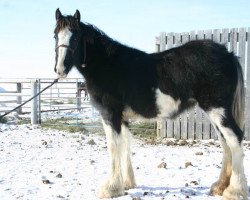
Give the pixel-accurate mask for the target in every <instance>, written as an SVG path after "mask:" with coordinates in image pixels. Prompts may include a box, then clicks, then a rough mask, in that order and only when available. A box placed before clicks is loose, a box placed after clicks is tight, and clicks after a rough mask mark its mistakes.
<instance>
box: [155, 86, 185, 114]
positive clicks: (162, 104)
mask: <svg viewBox="0 0 250 200" xmlns="http://www.w3.org/2000/svg"><path fill="white" fill-rule="evenodd" d="M155 96H156V105H157V107H158V110H159V114H158V115H157V117H159V118H162V117H167V118H168V117H171V116H172V115H173V114H175V113H176V112H177V111H178V109H179V106H180V104H181V101H180V99H178V100H175V99H174V98H173V97H171V96H170V95H167V94H164V93H162V92H161V91H160V89H156V90H155Z"/></svg>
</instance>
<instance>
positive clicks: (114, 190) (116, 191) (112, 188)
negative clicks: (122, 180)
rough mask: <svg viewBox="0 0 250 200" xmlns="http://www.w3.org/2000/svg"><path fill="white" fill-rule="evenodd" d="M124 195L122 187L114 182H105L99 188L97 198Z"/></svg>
mask: <svg viewBox="0 0 250 200" xmlns="http://www.w3.org/2000/svg"><path fill="white" fill-rule="evenodd" d="M122 195H124V188H123V187H121V186H118V185H115V184H110V183H109V182H107V183H105V184H104V185H103V186H102V187H101V188H100V190H99V193H98V197H99V198H101V199H102V198H113V197H119V196H122Z"/></svg>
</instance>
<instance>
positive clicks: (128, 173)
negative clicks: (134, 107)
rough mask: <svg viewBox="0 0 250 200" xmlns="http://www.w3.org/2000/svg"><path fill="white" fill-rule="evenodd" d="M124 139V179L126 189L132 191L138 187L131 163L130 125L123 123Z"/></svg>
mask: <svg viewBox="0 0 250 200" xmlns="http://www.w3.org/2000/svg"><path fill="white" fill-rule="evenodd" d="M121 137H122V152H121V153H122V160H121V164H122V165H121V166H122V177H123V183H124V187H125V189H126V190H127V189H131V188H134V187H135V186H136V183H135V177H134V171H133V167H132V163H131V158H130V157H131V151H130V137H131V133H130V131H129V129H128V124H127V123H123V124H122V129H121Z"/></svg>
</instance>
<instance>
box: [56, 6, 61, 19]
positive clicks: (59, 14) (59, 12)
mask: <svg viewBox="0 0 250 200" xmlns="http://www.w3.org/2000/svg"><path fill="white" fill-rule="evenodd" d="M60 17H62V13H61V11H60V10H59V8H57V9H56V20H58V19H59V18H60Z"/></svg>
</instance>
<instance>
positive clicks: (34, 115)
mask: <svg viewBox="0 0 250 200" xmlns="http://www.w3.org/2000/svg"><path fill="white" fill-rule="evenodd" d="M37 85H38V84H37V80H31V97H33V96H35V95H36V94H37ZM37 99H38V98H37V97H36V98H34V99H33V100H32V101H31V116H30V120H31V124H32V125H34V124H38V102H37Z"/></svg>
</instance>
